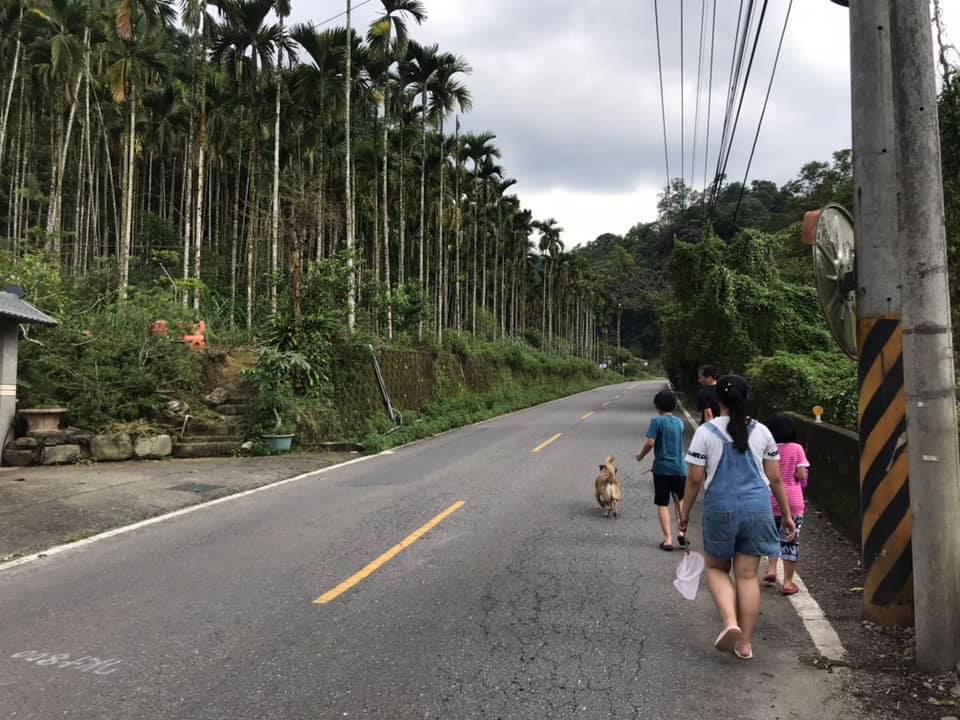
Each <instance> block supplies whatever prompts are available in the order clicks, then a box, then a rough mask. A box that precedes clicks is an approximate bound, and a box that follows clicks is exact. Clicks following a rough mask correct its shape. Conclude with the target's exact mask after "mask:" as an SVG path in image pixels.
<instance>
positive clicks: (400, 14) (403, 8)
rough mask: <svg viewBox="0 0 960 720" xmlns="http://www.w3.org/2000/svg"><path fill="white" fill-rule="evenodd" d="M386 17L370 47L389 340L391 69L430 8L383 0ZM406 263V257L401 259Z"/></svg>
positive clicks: (374, 27) (375, 26)
mask: <svg viewBox="0 0 960 720" xmlns="http://www.w3.org/2000/svg"><path fill="white" fill-rule="evenodd" d="M380 2H381V4H382V5H383V12H382V14H380V15H378V16H377V17H376V18H375V19H374V21H373V22H372V23H371V24H370V27H369V29H368V30H367V44H368V45H369V48H370V53H371V55H372V56H373V57H374V58H375V59H377V60H378V61H379V63H380V65H379V67H380V68H381V73H380V76H379V77H377V78H375V82H376V83H377V84H378V85H379V90H380V97H381V102H382V104H383V165H382V167H381V173H382V176H383V177H382V184H383V188H382V190H383V198H382V203H383V204H382V214H383V265H384V270H385V277H384V280H385V283H386V292H387V298H386V299H387V337H388V338H393V301H392V292H391V286H390V205H389V193H388V186H389V185H388V180H389V175H390V162H389V151H390V115H389V110H390V85H391V83H390V68H391V67H392V66H393V65H394V64H395V63H397V62H399V61H400V60H401V59H402V58H404V57H405V56H406V54H407V48H408V46H409V42H410V34H409V30H408V27H407V19H408V18H409V19H412V20H413V21H414V22H416V23H417V25H420V24H422V23H423V21H424V20H425V19H426V17H427V12H426V7H425V6H424V4H423V3H422V2H421V1H420V0H380ZM400 261H401V262H403V258H402V257H401V258H400Z"/></svg>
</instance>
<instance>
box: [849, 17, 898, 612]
mask: <svg viewBox="0 0 960 720" xmlns="http://www.w3.org/2000/svg"><path fill="white" fill-rule="evenodd" d="M889 5H890V2H889V0H851V2H850V5H849V7H850V73H851V83H850V86H851V95H852V111H853V186H854V193H853V196H854V204H853V214H854V228H855V233H856V270H857V337H858V342H857V346H858V348H859V369H860V372H859V377H860V384H859V398H860V399H859V426H860V506H861V514H862V518H863V526H862V532H861V545H862V548H863V566H864V573H865V579H864V584H863V585H864V590H863V610H864V615H865V616H866V617H867V618H868V619H869V620H872V621H873V622H876V623H880V624H882V625H909V624H910V623H912V622H913V587H912V582H911V581H912V572H913V562H912V555H911V520H912V516H911V513H910V493H909V482H908V463H907V443H906V435H905V433H906V402H905V400H904V392H903V388H904V383H903V327H902V324H901V290H900V276H899V274H898V273H897V271H896V269H897V267H898V265H897V154H896V136H895V133H894V125H895V122H894V111H893V79H892V69H891V65H890V33H889V28H890V20H889Z"/></svg>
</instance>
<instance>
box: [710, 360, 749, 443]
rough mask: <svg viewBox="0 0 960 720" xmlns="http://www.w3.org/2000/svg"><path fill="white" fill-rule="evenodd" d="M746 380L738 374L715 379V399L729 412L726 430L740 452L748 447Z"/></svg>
mask: <svg viewBox="0 0 960 720" xmlns="http://www.w3.org/2000/svg"><path fill="white" fill-rule="evenodd" d="M748 390H749V388H748V386H747V381H746V380H744V379H743V378H742V377H740V376H739V375H724V376H723V377H722V378H720V379H719V380H718V381H717V399H718V400H719V401H720V404H721V405H723V406H724V407H725V408H726V409H727V410H728V411H729V412H730V423H729V424H728V425H727V432H728V433H729V434H730V437H731V438H732V439H733V446H734V447H735V448H736V449H737V450H739V451H740V452H746V451H747V449H748V448H749V447H750V443H749V435H748V433H747V421H748V420H749V418H748V417H747V392H748Z"/></svg>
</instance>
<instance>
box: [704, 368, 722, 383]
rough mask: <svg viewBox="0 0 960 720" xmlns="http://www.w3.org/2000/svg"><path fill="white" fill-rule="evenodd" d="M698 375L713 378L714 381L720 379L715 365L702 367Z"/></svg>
mask: <svg viewBox="0 0 960 720" xmlns="http://www.w3.org/2000/svg"><path fill="white" fill-rule="evenodd" d="M700 374H701V375H703V376H704V377H705V378H713V379H714V380H716V379H717V378H719V377H720V371H719V370H717V366H716V365H704V366H703V367H701V368H700Z"/></svg>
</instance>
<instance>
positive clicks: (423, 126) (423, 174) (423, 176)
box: [417, 84, 427, 340]
mask: <svg viewBox="0 0 960 720" xmlns="http://www.w3.org/2000/svg"><path fill="white" fill-rule="evenodd" d="M420 153H421V155H420V247H419V252H418V257H419V264H418V267H419V271H418V274H417V280H418V281H419V282H420V291H421V292H423V290H424V282H423V242H424V237H425V230H426V201H427V86H426V84H424V86H423V91H422V93H421V100H420ZM420 308H421V309H420V322H419V323H418V325H417V338H418V339H419V340H423V304H421V306H420Z"/></svg>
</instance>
